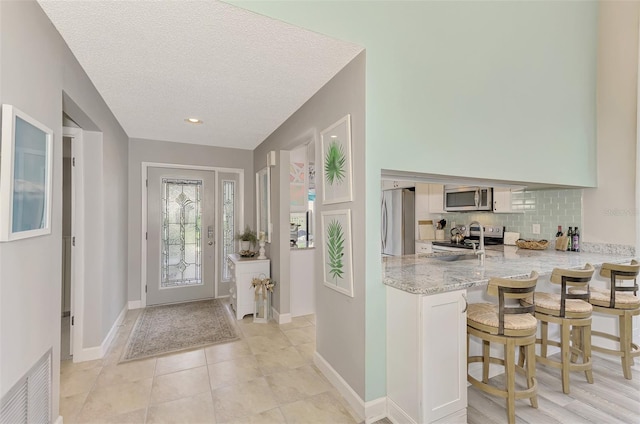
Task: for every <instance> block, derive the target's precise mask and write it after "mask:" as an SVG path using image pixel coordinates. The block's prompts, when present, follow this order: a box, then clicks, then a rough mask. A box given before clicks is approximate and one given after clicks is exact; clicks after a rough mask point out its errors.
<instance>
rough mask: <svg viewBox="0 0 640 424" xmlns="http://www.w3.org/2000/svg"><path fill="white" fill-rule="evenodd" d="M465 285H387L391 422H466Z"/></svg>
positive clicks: (389, 409) (388, 389)
mask: <svg viewBox="0 0 640 424" xmlns="http://www.w3.org/2000/svg"><path fill="white" fill-rule="evenodd" d="M465 293H466V291H465V290H457V291H452V292H445V293H438V294H433V295H430V296H427V295H419V294H412V293H408V292H405V291H402V290H399V289H395V288H393V287H387V406H388V417H389V419H391V421H393V422H395V423H405V422H410V423H437V422H448V423H466V422H467V365H466V364H467V317H466V300H465Z"/></svg>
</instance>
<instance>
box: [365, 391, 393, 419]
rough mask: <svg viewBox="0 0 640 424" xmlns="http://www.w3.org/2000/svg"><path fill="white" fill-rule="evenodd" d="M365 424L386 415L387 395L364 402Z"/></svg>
mask: <svg viewBox="0 0 640 424" xmlns="http://www.w3.org/2000/svg"><path fill="white" fill-rule="evenodd" d="M364 415H365V419H364V422H365V424H371V423H375V422H376V421H379V420H381V419H383V418H385V417H386V416H387V397H386V396H385V397H381V398H378V399H374V400H370V401H369V402H365V404H364Z"/></svg>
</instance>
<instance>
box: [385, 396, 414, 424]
mask: <svg viewBox="0 0 640 424" xmlns="http://www.w3.org/2000/svg"><path fill="white" fill-rule="evenodd" d="M387 411H388V413H387V419H389V421H391V422H392V423H394V424H396V423H410V424H415V423H416V422H415V421H414V420H413V419H412V418H411V417H410V416H409V415H407V413H406V412H404V411H403V410H402V408H400V407H399V406H398V405H396V403H395V402H394V401H392V400H391V399H389V398H387Z"/></svg>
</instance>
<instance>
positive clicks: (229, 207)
mask: <svg viewBox="0 0 640 424" xmlns="http://www.w3.org/2000/svg"><path fill="white" fill-rule="evenodd" d="M235 195H236V182H235V181H226V180H225V181H223V182H222V281H229V280H230V279H231V273H230V271H229V265H228V263H227V260H226V259H227V256H228V255H230V254H231V253H233V252H234V246H233V240H234V234H235V233H234V229H235V227H236V223H235V215H236V210H235Z"/></svg>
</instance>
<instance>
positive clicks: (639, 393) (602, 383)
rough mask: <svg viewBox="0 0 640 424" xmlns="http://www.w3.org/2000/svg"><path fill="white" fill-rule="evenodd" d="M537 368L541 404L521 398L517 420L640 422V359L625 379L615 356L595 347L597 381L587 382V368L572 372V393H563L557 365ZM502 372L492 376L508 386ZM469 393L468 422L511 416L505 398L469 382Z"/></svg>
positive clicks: (606, 423)
mask: <svg viewBox="0 0 640 424" xmlns="http://www.w3.org/2000/svg"><path fill="white" fill-rule="evenodd" d="M557 355H559V354H557ZM556 359H557V358H556ZM536 373H537V377H538V404H539V407H538V409H534V408H532V407H531V405H530V403H529V402H528V400H517V401H516V422H517V423H531V424H543V423H545V424H546V423H562V424H574V423H594V424H612V423H635V424H637V423H640V361H638V360H637V359H636V361H635V365H634V366H633V371H632V373H633V380H625V378H624V377H623V376H622V367H621V366H620V361H619V360H617V358H614V357H606V356H603V355H600V354H597V353H594V358H593V379H594V384H589V383H587V381H586V379H585V377H584V373H582V372H572V373H571V388H570V389H571V390H570V391H571V392H570V394H568V395H565V394H564V393H562V382H561V377H560V370H559V369H555V368H550V367H546V366H544V365H538V366H537V367H536ZM503 375H504V374H503ZM503 375H499V376H496V377H494V378H492V379H491V382H493V384H496V385H498V387H504V378H503ZM467 393H468V398H469V403H468V404H469V408H468V415H467V419H468V422H469V423H470V424H487V423H505V422H506V421H507V412H506V401H505V400H504V399H501V398H498V397H494V396H490V395H487V394H485V393H484V392H482V391H480V390H478V389H476V388H474V387H469V388H468V392H467Z"/></svg>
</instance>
